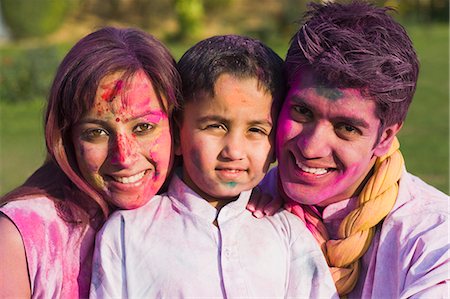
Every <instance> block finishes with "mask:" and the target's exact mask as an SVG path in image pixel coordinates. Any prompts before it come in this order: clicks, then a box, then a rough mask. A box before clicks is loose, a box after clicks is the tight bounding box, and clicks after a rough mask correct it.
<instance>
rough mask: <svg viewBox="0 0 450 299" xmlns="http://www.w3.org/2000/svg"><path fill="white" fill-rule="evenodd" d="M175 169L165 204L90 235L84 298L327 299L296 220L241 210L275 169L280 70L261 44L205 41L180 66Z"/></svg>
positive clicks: (324, 270)
mask: <svg viewBox="0 0 450 299" xmlns="http://www.w3.org/2000/svg"><path fill="white" fill-rule="evenodd" d="M178 69H179V71H180V74H181V78H182V82H183V94H184V100H185V102H184V103H182V104H181V107H180V109H179V110H178V111H177V112H176V115H175V119H176V123H177V125H178V129H179V137H177V138H176V141H175V146H176V154H178V155H181V156H182V157H183V166H182V168H181V169H176V170H175V174H174V177H173V179H172V181H171V183H170V186H169V190H168V193H167V194H164V195H162V196H157V197H155V198H153V199H152V200H151V201H150V202H149V203H148V204H147V205H145V206H144V207H142V208H139V209H136V210H130V211H121V212H119V213H117V214H115V215H113V216H112V218H111V220H110V221H108V224H107V225H106V226H105V227H104V229H103V231H101V232H100V233H99V235H98V244H97V249H96V255H95V262H94V267H93V268H94V269H95V270H94V274H93V283H92V290H91V295H93V297H105V296H106V297H123V298H125V297H134V298H138V297H139V298H159V297H162V298H187V297H191V298H199V297H209V298H212V297H213V298H218V297H223V298H227V297H229V298H236V297H277V298H285V297H305V298H308V297H309V298H318V297H325V298H331V297H333V296H336V291H335V289H334V286H333V282H332V279H331V276H330V273H329V270H328V267H327V265H326V262H325V260H324V258H323V255H322V253H321V251H320V248H319V247H318V246H317V244H316V243H315V241H314V239H313V238H312V236H311V235H310V233H309V232H308V230H307V229H306V227H305V226H304V225H303V224H302V223H301V221H299V220H298V219H296V218H295V216H293V215H291V214H289V213H287V212H280V213H277V214H275V215H274V216H273V217H266V218H265V219H262V220H259V219H256V218H254V217H253V216H252V215H251V214H250V212H248V211H246V209H245V206H246V204H247V202H248V199H249V196H250V192H251V191H250V190H251V189H252V188H253V187H255V186H256V185H257V184H258V183H259V182H260V180H261V179H262V178H263V176H264V175H265V173H266V172H267V170H268V167H269V164H270V163H271V161H273V149H272V144H273V137H274V136H273V135H274V132H273V131H274V130H273V128H274V123H275V121H276V114H277V113H278V108H279V107H278V101H279V100H280V99H281V97H283V95H284V93H283V90H284V86H283V84H284V83H283V78H282V60H281V59H280V58H279V57H278V55H276V54H275V53H274V52H273V51H272V50H270V49H269V48H268V47H266V46H264V45H263V44H262V43H260V42H259V41H256V40H253V39H250V38H246V37H241V36H233V35H228V36H215V37H212V38H209V39H206V40H204V41H201V42H199V43H198V44H196V45H195V46H193V47H192V48H191V49H190V50H188V51H187V52H186V53H185V54H184V56H183V57H182V58H181V60H180V62H179V63H178Z"/></svg>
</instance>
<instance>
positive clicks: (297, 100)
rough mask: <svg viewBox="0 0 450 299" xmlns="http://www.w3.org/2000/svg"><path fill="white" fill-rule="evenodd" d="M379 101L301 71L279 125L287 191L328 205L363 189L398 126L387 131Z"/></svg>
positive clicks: (300, 199) (301, 200) (280, 156)
mask: <svg viewBox="0 0 450 299" xmlns="http://www.w3.org/2000/svg"><path fill="white" fill-rule="evenodd" d="M375 108H376V107H375V102H374V101H372V100H369V99H367V98H364V97H363V96H362V95H361V92H360V90H358V89H353V88H345V89H340V88H333V87H327V86H323V85H319V84H318V83H317V82H316V81H315V79H314V77H313V76H312V74H311V73H309V72H302V73H300V74H299V75H298V76H297V78H296V80H295V81H294V84H292V86H291V88H290V90H289V91H288V95H287V98H286V100H285V102H284V104H283V108H282V110H281V113H280V116H279V119H278V129H277V146H276V147H277V156H278V165H279V166H278V167H279V173H280V179H281V184H282V187H283V190H284V192H285V193H286V195H287V196H288V197H289V198H291V199H293V200H295V201H297V202H299V203H303V204H311V205H316V204H318V205H327V204H330V203H333V202H338V201H341V200H344V199H346V198H349V197H351V196H353V195H355V193H356V192H357V191H360V190H359V187H360V185H361V184H362V182H363V181H364V179H365V178H366V176H367V175H368V173H369V171H370V170H371V168H372V166H373V164H374V162H375V159H376V157H377V156H380V155H383V154H385V153H386V151H387V150H388V149H389V146H390V143H391V141H392V138H393V135H395V133H396V131H395V132H394V131H392V130H391V129H390V128H389V129H387V130H386V129H385V130H383V132H382V134H381V138H380V141H379V142H378V143H377V144H376V145H375V143H376V142H377V137H378V130H379V127H380V124H381V123H380V120H379V119H378V118H377V117H376V114H375Z"/></svg>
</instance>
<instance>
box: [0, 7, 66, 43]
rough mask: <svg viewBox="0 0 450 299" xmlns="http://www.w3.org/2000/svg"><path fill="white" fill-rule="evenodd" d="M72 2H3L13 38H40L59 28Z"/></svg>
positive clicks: (6, 21)
mask: <svg viewBox="0 0 450 299" xmlns="http://www.w3.org/2000/svg"><path fill="white" fill-rule="evenodd" d="M72 4H73V1H72V0H58V1H55V0H39V1H38V0H32V1H27V0H2V1H0V5H1V10H2V14H3V18H4V21H5V23H6V25H7V26H8V29H9V30H10V31H11V34H12V36H13V38H19V39H20V38H26V37H39V36H44V35H46V34H48V33H51V32H53V31H55V30H56V29H58V28H59V26H60V25H61V24H62V22H63V20H64V19H65V17H66V15H67V13H68V11H69V10H70V8H71V7H72Z"/></svg>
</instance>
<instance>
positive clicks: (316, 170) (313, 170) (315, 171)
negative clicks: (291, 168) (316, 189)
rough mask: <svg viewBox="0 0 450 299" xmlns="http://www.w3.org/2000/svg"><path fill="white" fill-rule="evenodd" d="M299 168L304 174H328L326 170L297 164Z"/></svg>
mask: <svg viewBox="0 0 450 299" xmlns="http://www.w3.org/2000/svg"><path fill="white" fill-rule="evenodd" d="M297 166H298V167H299V168H300V169H301V170H303V171H304V172H308V173H312V174H325V173H327V172H328V170H327V169H326V168H312V167H308V166H305V165H303V164H301V163H300V162H297Z"/></svg>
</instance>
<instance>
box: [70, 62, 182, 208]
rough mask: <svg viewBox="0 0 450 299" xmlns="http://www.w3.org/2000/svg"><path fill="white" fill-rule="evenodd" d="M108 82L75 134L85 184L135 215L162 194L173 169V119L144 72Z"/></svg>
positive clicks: (111, 77)
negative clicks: (135, 210)
mask: <svg viewBox="0 0 450 299" xmlns="http://www.w3.org/2000/svg"><path fill="white" fill-rule="evenodd" d="M121 75H122V73H115V74H113V75H109V76H106V77H104V78H103V79H102V80H101V81H100V84H99V87H98V89H97V93H96V96H95V101H94V105H93V107H92V109H91V110H89V111H87V112H86V113H85V114H84V115H83V117H82V118H81V120H80V121H79V122H78V123H76V124H75V126H74V129H73V131H72V142H73V144H74V148H75V154H76V160H77V163H78V167H79V169H80V172H81V174H82V176H83V177H84V179H85V180H86V181H87V182H88V183H89V184H90V185H91V186H92V187H93V188H94V189H95V190H97V191H98V192H99V193H100V194H101V195H102V196H103V197H104V199H105V200H106V201H107V202H109V203H110V204H111V205H114V206H116V207H118V208H120V209H134V208H138V207H140V206H143V205H144V204H146V203H147V202H148V201H149V200H150V199H151V198H152V197H153V196H154V195H155V194H156V193H157V192H158V190H159V189H160V187H161V186H162V184H163V183H164V180H165V179H166V177H167V173H168V171H169V168H170V167H171V163H172V157H173V155H172V136H171V131H170V124H169V117H168V115H167V114H166V113H165V112H164V109H163V106H162V104H161V103H160V101H159V100H158V98H157V96H156V93H155V90H154V88H153V85H152V82H151V81H150V80H149V78H148V77H147V75H146V74H145V73H144V72H143V71H139V72H137V73H136V74H135V75H133V76H132V77H131V78H130V80H128V81H123V80H122V79H121Z"/></svg>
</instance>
